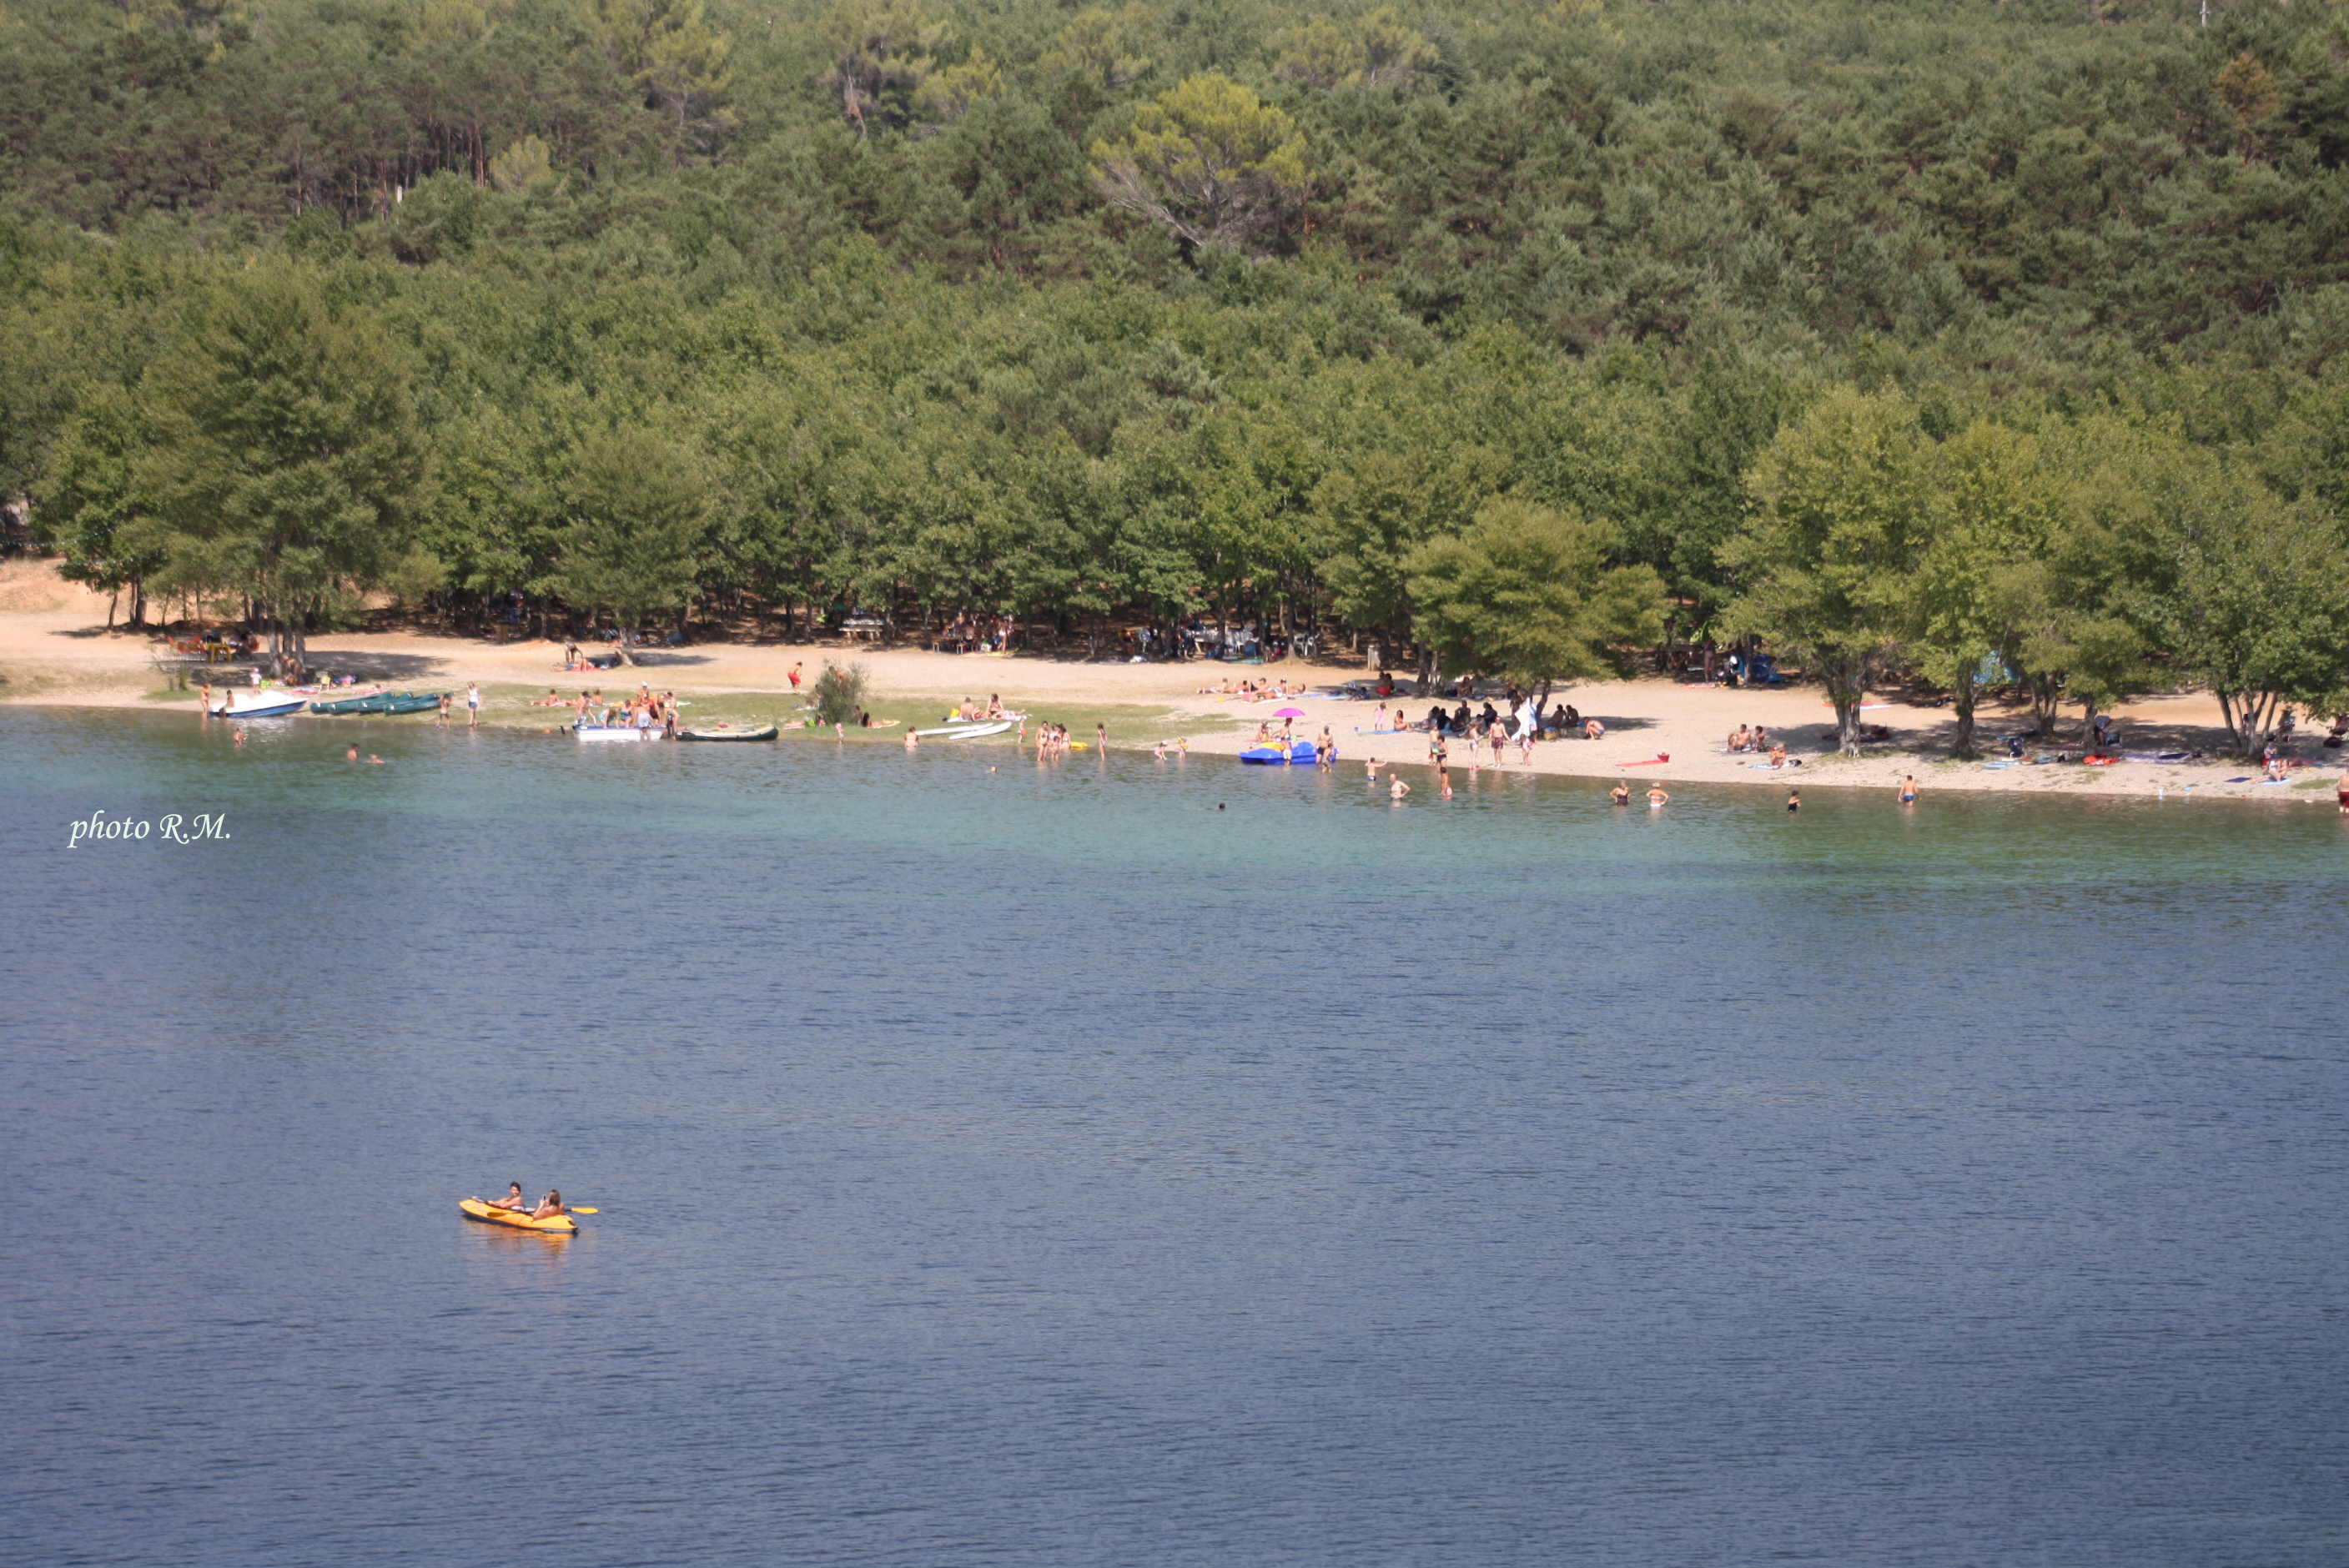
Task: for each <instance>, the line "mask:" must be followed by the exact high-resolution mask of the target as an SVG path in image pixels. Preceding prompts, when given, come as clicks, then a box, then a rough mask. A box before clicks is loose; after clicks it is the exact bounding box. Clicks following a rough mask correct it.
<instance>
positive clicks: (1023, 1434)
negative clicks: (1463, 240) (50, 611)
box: [0, 710, 2349, 1568]
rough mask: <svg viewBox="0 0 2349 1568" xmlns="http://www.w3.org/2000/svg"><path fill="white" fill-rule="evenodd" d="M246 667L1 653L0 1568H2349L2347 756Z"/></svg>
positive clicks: (2348, 938) (2348, 950) (2348, 906)
mask: <svg viewBox="0 0 2349 1568" xmlns="http://www.w3.org/2000/svg"><path fill="white" fill-rule="evenodd" d="M351 738H357V740H358V741H359V743H360V745H361V746H362V747H363V748H366V749H368V750H373V751H377V752H379V753H380V754H381V755H382V756H383V757H384V758H386V760H387V762H388V766H386V767H382V768H368V767H364V766H362V767H357V768H354V767H351V766H349V765H347V764H346V763H345V762H343V761H342V759H341V748H342V746H343V744H344V743H345V742H346V741H347V740H349V739H351ZM1014 755H1015V754H1013V753H1012V752H1010V751H1009V750H1008V749H992V750H984V751H982V750H978V749H977V748H971V749H967V750H966V749H960V748H952V747H940V746H933V747H928V748H925V749H924V750H923V751H922V752H921V753H920V755H919V756H917V757H914V758H908V757H906V756H905V755H904V754H903V753H902V752H901V751H899V750H897V749H896V748H890V747H871V748H856V747H850V748H845V749H841V748H835V747H834V746H833V745H830V744H825V743H820V742H809V741H800V742H796V743H787V744H784V745H781V746H764V747H739V748H737V747H646V748H636V747H616V748H583V747H580V746H578V745H577V744H576V743H574V742H572V741H570V740H569V739H567V738H561V737H542V736H537V735H517V734H492V733H483V734H480V735H467V734H465V733H463V732H462V731H461V730H460V731H459V732H457V733H454V734H447V733H442V732H439V731H437V730H435V729H433V728H431V727H429V724H425V725H419V723H418V721H415V720H406V721H399V720H393V721H378V722H374V723H369V724H357V723H342V722H338V721H324V720H307V721H297V722H295V723H293V724H290V725H284V724H281V725H275V726H271V725H256V726H255V727H254V739H253V741H252V743H251V744H250V745H248V746H247V747H245V748H243V750H242V751H239V750H237V749H236V748H233V746H232V744H231V743H230V740H229V738H228V736H227V735H226V733H225V732H224V730H223V729H222V727H219V726H214V727H212V730H211V731H210V732H209V733H200V732H199V729H198V727H197V726H196V725H195V724H194V722H193V721H192V720H191V719H188V718H185V717H177V716H172V717H163V716H156V715H147V714H88V713H83V714H78V713H68V712H64V711H49V712H39V711H28V710H16V711H9V712H5V713H0V855H5V860H0V863H5V865H6V866H7V867H8V868H9V871H8V875H7V887H8V897H7V900H6V903H7V909H8V915H9V920H8V927H9V935H8V942H7V965H6V973H7V977H8V984H7V985H5V990H0V1178H5V1182H6V1190H7V1198H8V1202H7V1203H6V1205H5V1215H6V1219H5V1247H0V1253H5V1257H4V1258H0V1346H5V1377H0V1478H5V1484H0V1562H6V1563H24V1564H35V1563H43V1564H46V1563H235V1564H280V1563H284V1564H336V1565H352V1564H378V1563H430V1564H436V1565H437V1564H483V1565H490V1564H496V1565H513V1564H547V1565H562V1568H577V1565H582V1564H598V1565H600V1564H622V1563H659V1564H693V1565H700V1564H711V1563H781V1562H789V1563H817V1562H822V1563H907V1564H938V1563H988V1562H994V1563H1019V1564H1057V1563H1153V1564H1168V1563H1236V1562H1237V1563H1447V1564H1449V1563H1558V1562H1574V1563H1604V1564H1659V1565H1664V1564H1670V1565H1673V1568H1689V1565H1694V1564H1713V1563H1723V1564H1728V1563H1756V1562H1762V1561H1765V1560H1785V1561H1792V1562H1798V1563H1803V1562H1809V1563H1868V1564H1909V1563H1916V1564H1991V1563H1995V1564H2001V1565H2009V1564H2049V1565H2054V1564H2064V1565H2071V1564H2103V1563H2110V1564H2116V1565H2118V1564H2127V1565H2129V1568H2147V1565H2158V1564H2179V1565H2185V1564H2198V1565H2199V1564H2209V1563H2236V1564H2262V1565H2265V1564H2339V1563H2343V1562H2344V1561H2349V1381H2344V1377H2349V1217H2344V1216H2349V1203H2344V1199H2349V1179H2344V1149H2349V1143H2345V1142H2344V1119H2349V1114H2345V1113H2344V1107H2349V1071H2344V1061H2345V1060H2349V1051H2345V1050H2344V1044H2343V1037H2342V1030H2341V1028H2340V1026H2339V1024H2338V1022H2337V1018H2338V1011H2339V1005H2340V994H2341V990H2342V985H2343V980H2344V953H2349V830H2344V825H2343V822H2342V820H2341V819H2339V818H2337V817H2336V816H2335V815H2334V814H2333V812H2332V811H2331V810H2329V809H2312V808H2308V807H2304V806H2303V807H2300V808H2297V809H2293V810H2282V809H2276V808H2273V807H2271V806H2267V805H2265V804H2264V803H2263V804H2261V805H2256V806H2236V805H2226V804H2220V803H2217V802H2195V803H2191V804H2189V803H2185V802H2180V801H2176V800H2172V801H2169V802H2166V803H2158V804H2157V803H2153V802H2127V803H2123V802H2116V801H2099V800H2088V799H2034V800H2023V799H1961V798H1959V797H1956V796H1954V795H1938V794H1937V795H1930V796H1928V797H1927V799H1926V800H1925V802H1924V803H1923V806H1922V808H1921V809H1920V810H1916V811H1914V812H1912V813H1906V814H1904V813H1903V812H1901V811H1900V810H1899V809H1898V807H1897V806H1895V805H1894V803H1893V802H1891V801H1890V800H1889V799H1885V798H1884V797H1883V796H1882V795H1881V793H1880V792H1870V793H1869V794H1868V795H1866V796H1853V797H1846V796H1843V795H1841V794H1839V793H1837V792H1836V791H1831V790H1825V789H1820V790H1814V791H1813V792H1811V793H1810V794H1809V796H1808V798H1807V799H1806V803H1805V810H1804V811H1803V813H1802V815H1801V816H1800V817H1799V818H1798V819H1794V820H1789V819H1788V818H1787V816H1786V815H1785V812H1784V811H1783V810H1781V809H1780V802H1781V801H1782V800H1783V795H1782V794H1780V793H1778V792H1775V791H1772V790H1767V789H1750V790H1749V789H1713V790H1707V789H1701V788H1692V787H1679V788H1675V789H1674V791H1673V795H1674V799H1673V800H1672V803H1671V807H1670V808H1669V810H1666V811H1665V812H1663V813H1661V814H1660V815H1651V814H1650V813H1649V812H1647V811H1645V810H1640V811H1636V812H1629V813H1627V812H1619V811H1615V810H1609V808H1608V807H1607V806H1606V805H1605V803H1604V799H1603V796H1602V795H1601V794H1600V792H1599V786H1597V785H1593V784H1589V783H1585V782H1577V781H1551V782H1546V783H1540V784H1535V783H1532V782H1530V781H1527V780H1524V779H1512V780H1507V781H1506V782H1503V783H1498V784H1495V782H1494V781H1492V780H1491V779H1486V780H1485V783H1484V785H1483V787H1481V788H1480V789H1477V790H1475V791H1474V792H1464V794H1463V796H1462V798H1461V799H1456V800H1454V801H1452V802H1450V803H1449V804H1443V803H1438V802H1434V801H1431V800H1429V799H1427V797H1426V795H1425V793H1424V792H1423V793H1422V794H1421V795H1419V796H1416V797H1414V798H1413V799H1412V800H1411V801H1410V802H1408V803H1406V804H1405V805H1403V806H1402V807H1401V808H1397V807H1394V806H1392V805H1390V804H1389V803H1388V802H1386V801H1385V800H1384V799H1382V798H1375V797H1373V796H1372V795H1371V792H1370V791H1368V790H1367V789H1365V788H1364V787H1363V784H1362V782H1361V779H1360V777H1359V769H1349V770H1348V771H1345V772H1342V773H1341V774H1340V775H1339V776H1338V777H1336V778H1334V779H1330V778H1324V777H1317V776H1315V775H1314V774H1312V773H1311V772H1310V771H1309V770H1300V771H1298V772H1294V773H1291V772H1285V771H1280V770H1272V769H1241V768H1238V767H1237V766H1236V765H1234V764H1231V763H1229V762H1226V761H1222V760H1217V759H1206V758H1194V759H1192V760H1191V761H1190V762H1188V763H1187V764H1183V765H1179V766H1178V765H1172V764H1168V765H1161V764H1156V763H1154V762H1153V761H1151V759H1150V758H1148V757H1147V756H1142V755H1135V756H1123V755H1112V756H1111V757H1110V758H1107V759H1106V761H1105V762H1102V761H1100V760H1098V759H1095V760H1083V759H1081V760H1078V761H1075V762H1072V763H1070V764H1067V765H1063V766H1061V767H1059V768H1057V769H1050V770H1043V771H1040V770H1039V769H1037V768H1036V767H1035V766H1034V765H1033V764H1032V763H1019V762H1016V761H1014V759H1013V758H1014ZM1080 755H1081V757H1082V756H1083V754H1080ZM990 768H996V769H999V771H990ZM1219 803H1221V804H1222V805H1223V806H1224V807H1225V808H1226V809H1225V810H1216V807H1217V805H1218V804H1219ZM93 810H104V811H106V812H108V813H109V814H112V815H119V816H122V817H127V818H135V819H140V820H156V819H159V818H160V817H162V816H164V815H165V814H167V813H172V812H177V813H180V814H181V815H182V816H183V817H185V818H188V819H191V820H192V819H193V818H194V817H195V816H196V815H197V814H199V813H220V814H222V816H223V817H224V819H225V822H226V826H227V830H228V834H229V836H228V837H227V838H226V839H224V840H223V839H203V840H199V841H195V842H191V843H187V844H169V843H165V842H163V841H160V839H158V838H156V837H153V836H150V838H149V839H148V840H146V841H136V840H133V841H106V842H101V843H98V844H96V845H91V846H85V847H82V848H79V849H73V850H68V849H67V839H68V829H67V824H68V822H69V821H70V820H74V819H77V818H87V817H88V815H89V814H90V813H91V812H92V811H93ZM184 831H185V830H184V829H183V832H184ZM509 1179H517V1180H519V1181H522V1182H523V1185H524V1187H525V1188H527V1189H529V1191H531V1193H532V1194H533V1196H535V1195H536V1193H537V1192H539V1191H542V1190H543V1189H544V1188H546V1187H547V1186H549V1185H560V1186H561V1187H562V1189H563V1190H564V1193H565V1195H566V1196H567V1197H568V1198H569V1199H570V1200H571V1201H572V1202H579V1203H591V1204H595V1205H597V1206H599V1207H600V1208H601V1209H602V1211H603V1212H602V1213H601V1214H600V1215H598V1216H596V1217H595V1218H593V1219H590V1220H585V1221H583V1225H584V1227H585V1228H584V1230H583V1231H582V1233H581V1234H580V1235H579V1236H578V1237H577V1238H576V1239H574V1240H571V1241H567V1242H565V1241H554V1240H548V1239H545V1238H541V1237H537V1236H531V1235H525V1234H519V1233H501V1232H495V1231H492V1230H489V1229H486V1228H484V1227H481V1226H476V1225H471V1224H468V1223H466V1222H464V1221H463V1220H462V1219H461V1218H460V1216H459V1215H458V1213H457V1211H456V1202H457V1200H458V1199H460V1198H461V1197H464V1196H465V1195H467V1194H468V1193H473V1192H481V1193H484V1194H486V1193H489V1192H491V1191H492V1190H493V1189H496V1190H502V1188H503V1186H504V1183H505V1182H506V1181H508V1180H509Z"/></svg>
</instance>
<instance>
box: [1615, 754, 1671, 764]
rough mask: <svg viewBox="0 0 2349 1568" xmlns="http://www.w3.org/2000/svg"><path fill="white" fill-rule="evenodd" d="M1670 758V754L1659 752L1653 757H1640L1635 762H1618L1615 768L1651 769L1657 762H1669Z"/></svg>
mask: <svg viewBox="0 0 2349 1568" xmlns="http://www.w3.org/2000/svg"><path fill="white" fill-rule="evenodd" d="M1671 759H1672V756H1671V752H1669V751H1659V752H1658V753H1656V754H1655V755H1654V756H1653V757H1642V758H1640V760H1639V761H1637V762H1618V763H1617V764H1615V766H1616V767H1618V768H1653V767H1654V766H1655V765H1656V764H1657V763H1659V762H1670V761H1671Z"/></svg>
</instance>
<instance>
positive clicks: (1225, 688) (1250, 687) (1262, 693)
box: [1198, 676, 1305, 702]
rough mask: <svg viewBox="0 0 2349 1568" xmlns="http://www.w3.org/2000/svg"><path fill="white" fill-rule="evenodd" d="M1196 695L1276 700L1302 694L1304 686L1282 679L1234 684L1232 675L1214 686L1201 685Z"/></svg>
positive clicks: (1260, 700) (1266, 700)
mask: <svg viewBox="0 0 2349 1568" xmlns="http://www.w3.org/2000/svg"><path fill="white" fill-rule="evenodd" d="M1198 695H1199V696H1236V697H1237V698H1239V699H1240V700H1241V701H1242V702H1277V701H1279V700H1280V699H1282V698H1284V697H1292V696H1304V695H1305V688H1304V687H1303V686H1294V687H1292V686H1290V685H1289V684H1288V682H1287V681H1284V680H1269V681H1241V682H1239V683H1238V684H1237V685H1235V684H1233V681H1232V677H1231V676H1225V677H1224V678H1223V679H1222V680H1221V681H1219V682H1217V683H1216V685H1214V686H1201V687H1200V688H1199V692H1198Z"/></svg>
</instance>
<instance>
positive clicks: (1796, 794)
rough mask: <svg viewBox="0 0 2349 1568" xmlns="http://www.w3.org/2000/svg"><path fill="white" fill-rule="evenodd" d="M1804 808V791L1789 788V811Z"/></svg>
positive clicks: (1787, 800) (1787, 799) (1787, 795)
mask: <svg viewBox="0 0 2349 1568" xmlns="http://www.w3.org/2000/svg"><path fill="white" fill-rule="evenodd" d="M1802 809H1803V792H1802V791H1801V790H1800V789H1789V790H1787V791H1786V810H1787V811H1788V812H1790V813H1791V812H1795V811H1799V810H1802Z"/></svg>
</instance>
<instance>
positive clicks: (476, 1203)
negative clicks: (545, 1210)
mask: <svg viewBox="0 0 2349 1568" xmlns="http://www.w3.org/2000/svg"><path fill="white" fill-rule="evenodd" d="M457 1211H458V1212H460V1213H461V1214H463V1215H464V1216H465V1218H467V1219H469V1220H478V1221H480V1222H481V1223H482V1224H484V1225H511V1226H512V1227H513V1228H514V1229H515V1230H517V1231H537V1232H539V1233H542V1234H545V1235H564V1236H567V1235H570V1234H571V1233H574V1232H575V1231H577V1230H578V1229H579V1222H578V1221H576V1220H574V1219H573V1218H572V1217H571V1216H570V1215H568V1214H550V1215H548V1216H547V1217H546V1218H545V1219H543V1220H533V1219H532V1218H531V1217H530V1215H529V1214H528V1213H526V1212H523V1211H522V1210H520V1209H493V1208H492V1207H491V1206H490V1205H489V1204H487V1203H484V1202H481V1200H480V1199H479V1198H468V1199H466V1200H465V1201H464V1202H461V1203H460V1204H458V1205H457Z"/></svg>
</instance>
